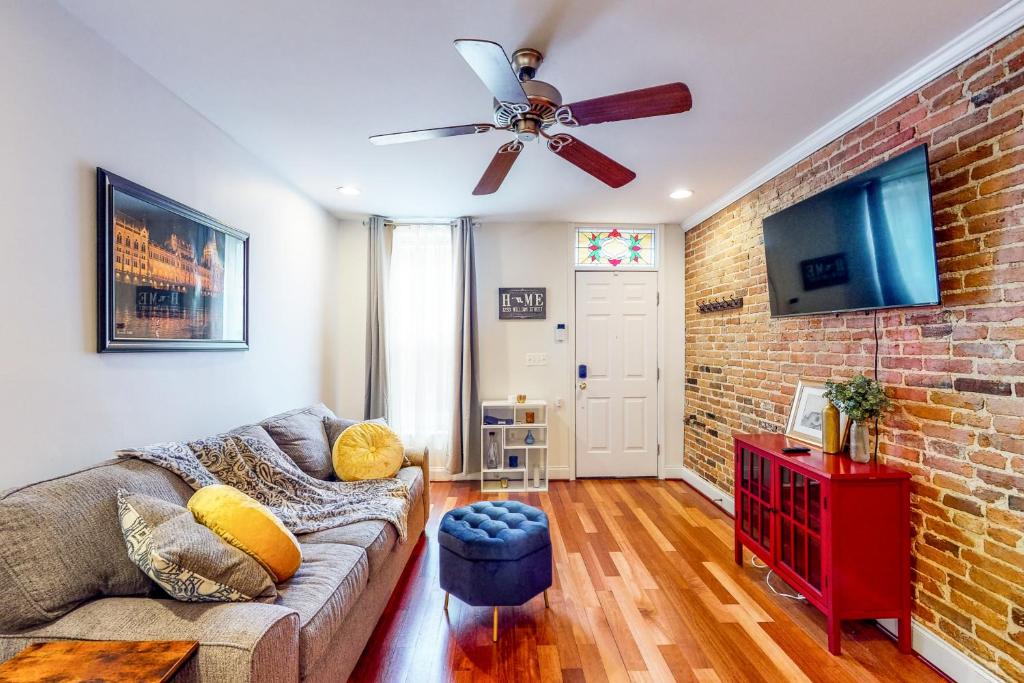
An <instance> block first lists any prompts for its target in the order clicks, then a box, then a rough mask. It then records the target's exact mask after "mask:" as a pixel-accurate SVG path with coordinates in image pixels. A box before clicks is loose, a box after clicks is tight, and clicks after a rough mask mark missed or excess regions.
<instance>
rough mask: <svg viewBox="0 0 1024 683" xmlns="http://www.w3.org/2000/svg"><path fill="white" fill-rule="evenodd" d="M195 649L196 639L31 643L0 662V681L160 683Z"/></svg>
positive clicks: (23, 682) (196, 645) (186, 659)
mask: <svg viewBox="0 0 1024 683" xmlns="http://www.w3.org/2000/svg"><path fill="white" fill-rule="evenodd" d="M197 649H199V643H198V641H195V640H141V641H131V640H61V641H55V642H52V643H35V644H33V645H29V646H28V647H26V648H25V649H24V650H22V651H21V652H19V653H18V654H16V655H15V656H14V657H12V658H11V659H9V660H7V661H6V662H4V663H3V664H0V683H30V682H35V681H47V683H85V682H86V681H88V682H89V683H102V682H105V681H110V682H111V683H113V682H114V681H138V682H139V683H164V682H165V681H169V680H171V679H172V678H173V677H174V674H175V673H177V672H178V669H180V668H181V667H182V665H183V664H184V663H185V662H187V661H188V660H189V658H190V657H191V656H192V655H193V654H195V652H196V650H197Z"/></svg>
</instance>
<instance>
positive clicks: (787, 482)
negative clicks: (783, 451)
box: [779, 467, 793, 515]
mask: <svg viewBox="0 0 1024 683" xmlns="http://www.w3.org/2000/svg"><path fill="white" fill-rule="evenodd" d="M792 474H793V473H792V472H790V471H789V470H788V469H786V468H785V467H781V468H779V507H780V508H781V509H782V512H784V513H785V514H787V515H792V514H793V476H792Z"/></svg>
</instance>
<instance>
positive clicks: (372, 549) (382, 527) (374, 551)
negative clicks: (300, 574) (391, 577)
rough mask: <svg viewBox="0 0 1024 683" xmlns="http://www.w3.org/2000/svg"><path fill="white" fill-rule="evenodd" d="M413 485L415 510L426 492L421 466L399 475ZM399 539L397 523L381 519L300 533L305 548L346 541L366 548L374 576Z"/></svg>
mask: <svg viewBox="0 0 1024 683" xmlns="http://www.w3.org/2000/svg"><path fill="white" fill-rule="evenodd" d="M396 476H397V477H398V478H399V479H401V480H403V481H404V482H405V483H406V484H408V485H409V510H414V509H415V508H416V506H417V505H418V504H419V503H418V502H417V501H418V500H419V498H420V496H422V495H423V471H422V470H421V469H420V468H419V467H406V468H403V469H401V470H399V471H398V474H397V475H396ZM397 542H398V532H397V531H395V526H394V525H393V524H388V523H387V522H385V521H382V520H379V519H370V520H366V521H365V522H356V523H354V524H346V525H345V526H338V527H334V528H333V529H324V530H323V531H314V532H313V533H311V534H303V535H302V536H299V543H301V544H302V546H303V548H305V546H306V544H307V543H344V544H345V545H353V546H356V547H357V548H362V549H363V550H364V551H366V559H367V560H368V561H369V564H370V579H371V580H373V577H374V576H375V575H376V574H377V572H378V571H380V568H381V567H382V566H383V564H384V563H385V562H386V561H387V559H388V556H389V555H390V554H391V551H392V550H393V549H394V547H395V544H396V543H397Z"/></svg>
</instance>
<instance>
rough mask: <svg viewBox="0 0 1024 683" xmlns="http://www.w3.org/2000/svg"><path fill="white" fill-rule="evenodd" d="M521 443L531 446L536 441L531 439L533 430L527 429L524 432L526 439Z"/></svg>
mask: <svg viewBox="0 0 1024 683" xmlns="http://www.w3.org/2000/svg"><path fill="white" fill-rule="evenodd" d="M523 441H524V442H526V445H527V446H532V445H533V442H534V441H536V439H534V438H533V430H532V429H527V430H526V438H525V439H523Z"/></svg>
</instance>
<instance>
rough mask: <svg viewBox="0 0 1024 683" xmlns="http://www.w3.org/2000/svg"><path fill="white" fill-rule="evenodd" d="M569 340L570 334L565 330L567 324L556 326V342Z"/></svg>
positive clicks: (557, 324)
mask: <svg viewBox="0 0 1024 683" xmlns="http://www.w3.org/2000/svg"><path fill="white" fill-rule="evenodd" d="M567 338H568V333H567V331H566V329H565V323H556V324H555V341H556V342H564V341H565V340H566V339H567Z"/></svg>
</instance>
